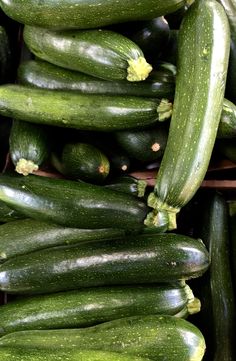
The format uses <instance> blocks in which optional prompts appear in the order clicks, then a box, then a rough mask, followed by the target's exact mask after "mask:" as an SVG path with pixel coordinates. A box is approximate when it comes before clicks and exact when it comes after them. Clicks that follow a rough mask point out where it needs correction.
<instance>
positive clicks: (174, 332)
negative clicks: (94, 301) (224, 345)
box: [0, 315, 206, 361]
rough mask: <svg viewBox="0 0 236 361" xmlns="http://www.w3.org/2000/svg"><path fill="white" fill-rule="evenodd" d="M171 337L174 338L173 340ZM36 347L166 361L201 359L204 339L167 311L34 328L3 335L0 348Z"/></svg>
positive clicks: (195, 330) (197, 330)
mask: <svg viewBox="0 0 236 361" xmlns="http://www.w3.org/2000/svg"><path fill="white" fill-rule="evenodd" d="M170 340H171V342H170ZM5 347H11V349H13V350H17V349H18V348H19V347H24V348H25V349H29V350H30V349H32V348H37V349H38V350H39V352H40V351H41V350H43V351H49V352H51V351H53V350H60V349H61V350H63V349H64V348H70V349H71V350H72V349H75V350H78V349H81V347H83V348H85V349H89V350H101V351H112V352H118V353H122V354H124V355H130V356H131V355H135V356H141V357H148V358H150V359H151V360H155V361H163V360H164V359H166V360H168V361H176V360H181V361H201V360H202V358H203V355H204V352H205V348H206V345H205V340H204V337H203V335H202V333H201V332H200V330H199V329H198V328H197V327H196V326H194V325H193V324H192V323H190V322H189V321H186V320H184V319H182V318H177V317H174V316H168V315H161V316H157V315H148V316H132V317H127V318H123V319H118V320H113V321H109V322H105V323H102V324H100V325H96V326H92V327H87V328H84V329H61V330H34V331H33V330H32V331H18V332H13V333H10V334H8V335H6V336H3V337H1V338H0V349H1V348H5Z"/></svg>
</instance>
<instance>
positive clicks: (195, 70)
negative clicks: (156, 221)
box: [150, 0, 230, 212]
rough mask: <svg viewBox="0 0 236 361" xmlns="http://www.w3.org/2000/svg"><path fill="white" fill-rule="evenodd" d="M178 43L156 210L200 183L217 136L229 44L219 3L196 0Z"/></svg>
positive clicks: (178, 202) (173, 205) (181, 200)
mask: <svg viewBox="0 0 236 361" xmlns="http://www.w3.org/2000/svg"><path fill="white" fill-rule="evenodd" d="M178 44H179V45H178V48H179V55H178V72H177V76H176V91H175V98H174V99H175V101H174V106H173V114H172V118H171V124H170V129H169V136H168V141H167V146H166V149H165V153H164V156H163V159H162V162H161V166H160V169H159V172H158V177H157V180H156V185H155V188H154V201H153V200H152V203H153V206H154V208H156V207H157V208H156V209H157V210H161V209H167V210H168V209H170V211H174V212H176V211H179V209H180V208H181V207H183V206H184V205H186V203H188V202H189V200H190V199H191V198H192V197H193V195H194V194H195V193H196V191H197V190H198V189H199V187H200V185H201V183H202V180H203V179H204V176H205V173H206V171H207V168H208V165H209V161H210V158H211V154H212V150H213V146H214V143H215V139H216V134H217V129H218V125H219V121H220V115H221V111H222V106H223V99H224V90H225V82H226V75H227V66H228V57H229V47H230V32H229V25H228V20H227V17H226V14H225V12H224V9H223V7H222V6H221V5H220V4H218V3H217V2H216V1H214V0H196V1H195V2H194V3H193V5H192V6H191V7H190V9H189V11H188V12H187V13H186V16H185V17H184V20H183V22H182V24H181V28H180V30H179V35H178ZM206 44H207V45H206ZM219 46H220V48H221V51H220V53H219ZM156 202H159V204H158V206H157V204H156ZM150 205H151V203H150Z"/></svg>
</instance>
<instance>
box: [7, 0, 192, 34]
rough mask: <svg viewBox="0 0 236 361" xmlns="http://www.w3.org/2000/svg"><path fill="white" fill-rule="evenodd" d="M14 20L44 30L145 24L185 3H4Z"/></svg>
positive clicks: (67, 0)
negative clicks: (135, 21)
mask: <svg viewBox="0 0 236 361" xmlns="http://www.w3.org/2000/svg"><path fill="white" fill-rule="evenodd" d="M0 4H1V8H2V9H3V11H4V12H5V13H6V14H7V15H8V16H9V17H11V18H13V19H14V20H16V21H18V22H20V23H23V24H31V25H36V26H42V27H45V28H65V29H68V28H82V29H83V28H98V27H100V26H104V25H109V24H115V23H120V22H124V21H129V20H131V21H132V20H144V19H152V18H154V17H157V16H160V15H165V14H167V13H171V12H173V11H175V10H177V9H178V8H180V7H181V6H182V5H183V4H185V0H165V1H164V2H163V0H143V1H142V2H140V1H139V0H133V1H132V2H128V1H126V0H118V1H117V0H103V1H102V2H101V1H99V0H92V1H91V0H80V1H75V0H57V1H51V0H44V1H43V2H41V1H39V2H36V1H34V0H24V2H22V1H21V0H1V2H0Z"/></svg>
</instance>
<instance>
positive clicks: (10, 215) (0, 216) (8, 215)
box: [0, 201, 25, 223]
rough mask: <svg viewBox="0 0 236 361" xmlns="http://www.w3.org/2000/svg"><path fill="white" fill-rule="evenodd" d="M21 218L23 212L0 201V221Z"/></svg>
mask: <svg viewBox="0 0 236 361" xmlns="http://www.w3.org/2000/svg"><path fill="white" fill-rule="evenodd" d="M22 218H25V216H24V215H23V214H21V213H20V212H18V211H16V210H14V209H12V208H10V207H8V206H7V205H6V203H4V202H2V201H0V222H3V223H5V222H12V221H15V220H18V219H22Z"/></svg>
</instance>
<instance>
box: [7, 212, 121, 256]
mask: <svg viewBox="0 0 236 361" xmlns="http://www.w3.org/2000/svg"><path fill="white" fill-rule="evenodd" d="M124 233H125V232H124V230H122V229H112V228H108V229H80V228H70V227H62V226H59V225H56V224H52V223H47V222H40V221H37V220H34V219H21V220H20V219H18V220H15V221H12V222H10V223H9V222H8V223H6V224H3V225H1V226H0V260H1V261H5V260H7V259H9V258H12V257H16V256H19V255H21V254H27V253H30V252H33V251H37V250H40V249H44V248H49V247H54V246H59V245H71V244H76V243H80V242H88V241H94V240H96V239H97V240H98V239H113V238H118V237H122V236H124Z"/></svg>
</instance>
